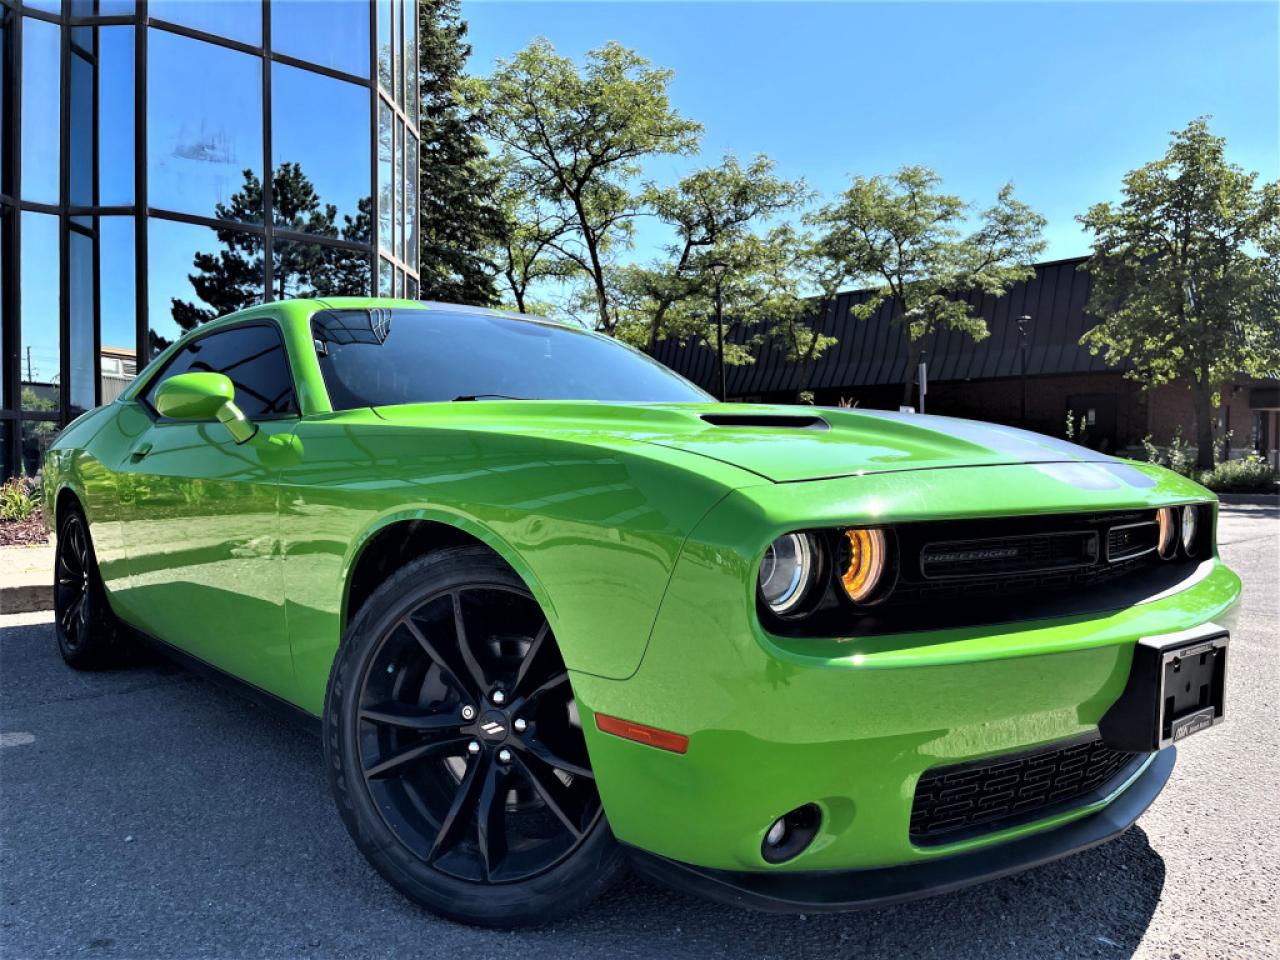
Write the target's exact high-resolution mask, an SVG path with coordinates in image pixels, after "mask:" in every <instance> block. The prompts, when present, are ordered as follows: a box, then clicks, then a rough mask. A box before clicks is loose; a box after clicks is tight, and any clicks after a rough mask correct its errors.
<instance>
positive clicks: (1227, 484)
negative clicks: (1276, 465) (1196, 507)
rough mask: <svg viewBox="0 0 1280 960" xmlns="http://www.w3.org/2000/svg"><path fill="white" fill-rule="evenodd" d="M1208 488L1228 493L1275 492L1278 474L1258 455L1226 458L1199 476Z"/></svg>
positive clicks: (1279, 477)
mask: <svg viewBox="0 0 1280 960" xmlns="http://www.w3.org/2000/svg"><path fill="white" fill-rule="evenodd" d="M1198 479H1199V480H1200V482H1201V483H1203V484H1204V485H1205V486H1206V487H1208V488H1209V489H1210V490H1213V491H1217V492H1222V491H1227V492H1230V493H1275V492H1276V484H1277V482H1280V474H1277V473H1276V471H1274V470H1272V469H1271V467H1270V466H1269V465H1268V464H1267V462H1266V461H1265V460H1263V459H1262V458H1261V457H1258V456H1253V455H1250V456H1247V457H1245V458H1244V459H1243V460H1226V461H1224V462H1222V463H1220V464H1218V465H1217V466H1216V467H1214V468H1213V469H1212V470H1206V471H1205V472H1204V473H1202V474H1201V475H1200V476H1199V478H1198Z"/></svg>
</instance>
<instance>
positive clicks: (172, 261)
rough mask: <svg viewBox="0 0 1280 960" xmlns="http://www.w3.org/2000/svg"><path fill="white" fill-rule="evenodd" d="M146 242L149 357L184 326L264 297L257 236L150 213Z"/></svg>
mask: <svg viewBox="0 0 1280 960" xmlns="http://www.w3.org/2000/svg"><path fill="white" fill-rule="evenodd" d="M147 246H148V256H149V258H150V259H149V260H148V264H147V268H148V273H147V276H148V279H149V281H150V283H149V289H148V290H147V310H148V321H149V323H150V326H151V331H150V336H149V338H148V339H149V340H150V344H149V355H148V356H149V357H153V356H155V355H156V354H157V353H159V352H160V351H161V350H163V349H164V348H165V347H166V346H168V345H169V344H170V343H172V342H173V341H174V340H176V339H177V338H178V337H180V336H181V335H182V334H183V333H185V332H186V331H188V330H191V329H194V328H195V327H197V326H199V325H200V324H202V323H205V322H207V321H209V320H213V319H216V318H217V317H220V316H223V315H224V314H228V313H231V312H233V311H235V310H242V309H244V308H245V307H251V306H253V305H254V304H257V303H261V302H262V300H263V287H262V238H261V237H258V236H255V235H253V234H250V233H243V232H241V231H236V230H212V229H210V228H209V227H201V226H196V225H194V224H190V223H177V222H175V221H172V220H161V219H159V218H157V217H153V218H152V219H151V221H150V223H149V224H148V225H147ZM192 277H195V278H196V282H197V283H198V284H199V290H197V288H196V286H195V284H193V283H192V281H191V278H192Z"/></svg>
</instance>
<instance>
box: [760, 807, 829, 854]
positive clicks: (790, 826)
mask: <svg viewBox="0 0 1280 960" xmlns="http://www.w3.org/2000/svg"><path fill="white" fill-rule="evenodd" d="M821 825H822V811H821V810H820V809H819V808H818V805H817V804H816V803H806V804H805V805H804V806H803V807H796V808H795V809H794V810H792V811H791V812H790V813H784V814H783V815H782V816H780V817H779V818H778V819H777V820H775V821H773V823H771V824H770V825H769V829H768V830H766V831H765V835H764V843H762V844H761V845H760V856H762V857H764V860H765V862H766V863H785V862H786V861H788V860H791V859H792V858H794V857H797V856H799V855H800V854H801V853H802V852H803V851H804V849H805V848H806V847H807V846H809V844H810V843H812V842H813V838H814V837H816V836H817V835H818V827H819V826H821Z"/></svg>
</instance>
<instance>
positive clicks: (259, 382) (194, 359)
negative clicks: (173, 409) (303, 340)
mask: <svg viewBox="0 0 1280 960" xmlns="http://www.w3.org/2000/svg"><path fill="white" fill-rule="evenodd" d="M201 372H211V373H221V374H225V375H226V376H227V377H229V378H230V379H231V382H232V383H233V384H234V385H235V388H236V406H238V407H239V408H240V409H241V410H243V411H244V415H245V416H246V417H248V418H249V419H250V420H254V419H258V418H261V417H271V416H280V415H281V414H292V413H297V412H298V403H297V400H296V399H295V398H294V395H293V381H292V380H290V378H289V364H288V361H287V360H286V358H285V355H284V343H283V342H282V341H281V339H280V334H279V333H278V332H277V331H276V329H275V327H270V326H262V325H259V326H251V327H235V328H233V329H231V330H226V331H221V332H219V333H212V334H210V335H209V336H207V337H201V338H200V339H199V340H195V341H193V342H191V343H189V344H187V345H186V346H185V347H183V348H182V350H181V351H179V352H178V354H177V355H176V356H175V357H174V358H173V360H171V361H170V363H169V366H168V367H166V368H165V371H164V373H162V374H161V375H160V376H159V377H158V378H157V379H156V381H155V383H153V384H151V385H150V386H149V387H148V388H147V393H146V401H147V404H148V405H149V406H151V408H152V409H154V408H155V394H156V390H157V389H159V387H160V384H162V383H164V381H166V380H168V379H169V378H170V377H172V376H176V375H177V374H179V373H201Z"/></svg>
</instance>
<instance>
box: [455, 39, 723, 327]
mask: <svg viewBox="0 0 1280 960" xmlns="http://www.w3.org/2000/svg"><path fill="white" fill-rule="evenodd" d="M670 79H671V71H669V70H660V69H656V68H654V67H652V66H651V65H650V64H649V62H648V61H647V60H645V59H644V58H643V57H641V56H639V55H638V54H637V53H635V52H634V51H632V50H628V49H627V48H626V47H623V46H621V45H620V44H618V43H609V44H607V45H606V46H604V47H601V48H599V49H597V50H593V51H591V52H590V53H588V54H587V59H586V63H585V65H584V66H583V67H582V68H581V69H579V68H578V66H577V65H576V64H575V63H574V62H573V61H572V60H571V59H570V58H568V57H564V56H561V55H559V54H557V53H556V51H555V48H554V47H553V46H552V45H551V44H550V43H549V42H548V41H547V40H546V39H543V38H539V39H537V40H535V41H534V42H533V43H531V44H530V45H529V46H528V47H526V48H525V49H524V50H521V51H519V52H518V53H517V54H516V55H515V56H514V57H512V58H511V59H510V60H499V61H498V64H497V67H496V69H495V70H494V73H493V75H492V76H490V77H488V78H473V79H471V80H468V81H467V83H466V91H467V95H468V103H469V104H470V105H471V106H472V107H473V109H475V110H476V111H477V113H479V114H480V115H481V116H482V117H483V120H484V126H485V132H486V133H487V135H488V137H489V138H490V139H491V140H492V141H493V142H494V143H496V144H497V145H498V147H499V148H500V150H501V152H502V154H503V162H504V164H507V165H513V166H514V167H516V168H518V170H519V171H520V174H521V176H520V177H519V178H518V179H516V180H515V181H514V182H515V184H516V185H517V186H518V187H519V188H520V189H521V190H523V191H525V192H526V193H527V194H528V196H529V202H531V203H532V204H533V205H534V207H535V209H537V210H539V211H543V212H544V213H545V214H546V215H547V216H548V217H550V218H553V219H554V218H558V219H559V220H562V221H563V222H564V224H566V225H567V226H566V229H565V231H564V232H563V233H559V234H557V235H556V236H555V238H554V240H552V241H550V242H548V243H547V244H545V245H544V247H543V252H542V254H541V255H545V256H554V257H557V258H562V259H563V260H564V261H565V262H566V263H567V264H568V265H570V267H571V268H573V272H574V273H575V274H578V275H580V276H581V277H582V278H583V279H584V280H585V282H586V284H587V286H588V291H589V295H590V297H591V299H592V300H593V301H594V307H595V315H596V316H595V322H596V326H597V327H598V328H599V329H601V330H604V331H605V332H607V333H613V331H614V328H615V327H616V325H617V318H616V316H615V314H614V311H613V309H612V306H611V303H610V297H609V283H608V278H607V273H608V270H609V268H610V266H611V265H612V263H613V262H614V259H615V257H616V256H617V254H618V253H619V252H621V251H623V250H626V249H627V248H629V247H630V245H631V240H632V233H633V223H632V221H633V220H634V218H635V217H636V216H638V215H639V214H640V200H639V197H638V196H637V194H636V192H635V190H634V189H633V185H634V182H635V180H636V178H637V177H638V176H639V175H640V162H641V161H642V160H644V159H646V158H650V157H655V156H662V155H672V154H686V153H690V152H692V151H693V150H694V149H695V148H696V146H697V143H698V135H699V133H700V132H701V127H700V126H699V125H698V124H696V123H694V122H693V121H691V120H687V119H685V118H684V117H681V116H680V115H679V114H678V113H677V112H676V111H675V110H674V109H672V107H671V105H670V101H669V99H668V96H667V84H668V83H669V82H670Z"/></svg>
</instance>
